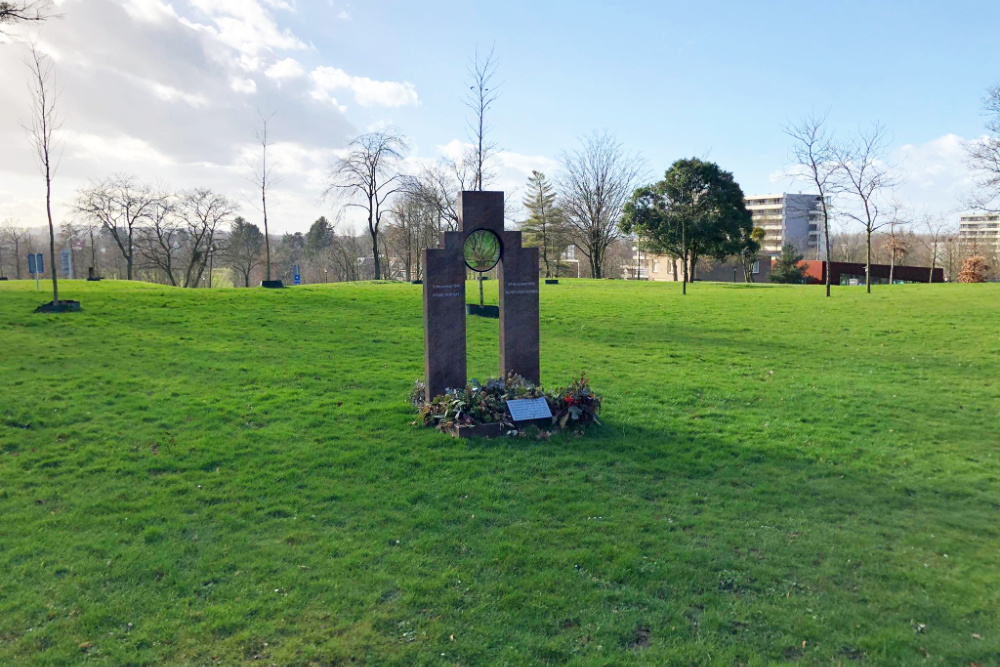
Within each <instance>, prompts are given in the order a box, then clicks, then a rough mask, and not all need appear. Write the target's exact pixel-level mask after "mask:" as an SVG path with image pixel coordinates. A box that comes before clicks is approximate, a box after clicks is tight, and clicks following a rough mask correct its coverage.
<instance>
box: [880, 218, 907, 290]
mask: <svg viewBox="0 0 1000 667" xmlns="http://www.w3.org/2000/svg"><path fill="white" fill-rule="evenodd" d="M888 219H889V223H888V225H886V226H887V227H888V236H889V248H888V250H889V284H890V285H891V284H892V282H893V279H894V277H895V273H896V259H897V258H899V260H900V261H902V259H903V257H905V256H906V254H907V252H909V245H908V244H907V242H906V239H905V235H904V234H903V232H904V231H905V230H906V228H907V227H909V226H910V223H912V222H913V220H911V219H910V217H909V216H908V214H907V212H906V209H905V208H904V207H903V206H902V205H901V204H900V203H899V202H896V201H893V202H892V205H891V207H890V209H889V211H888Z"/></svg>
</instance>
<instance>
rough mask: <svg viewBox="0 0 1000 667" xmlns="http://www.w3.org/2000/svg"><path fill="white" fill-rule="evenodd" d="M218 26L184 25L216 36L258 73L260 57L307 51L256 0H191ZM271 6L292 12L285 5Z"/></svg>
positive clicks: (303, 43)
mask: <svg viewBox="0 0 1000 667" xmlns="http://www.w3.org/2000/svg"><path fill="white" fill-rule="evenodd" d="M189 1H190V3H191V4H192V5H193V6H194V7H195V8H197V9H198V10H200V11H201V12H202V13H203V14H204V15H205V16H207V17H208V18H209V20H211V21H212V23H214V24H215V26H214V27H213V26H209V25H204V24H199V23H196V22H193V21H190V20H188V19H181V21H182V23H184V24H185V25H187V26H189V27H191V28H193V29H196V30H201V31H206V32H209V33H211V34H213V35H214V36H215V37H216V38H217V39H218V40H219V41H220V42H222V43H223V44H225V45H226V46H228V47H230V48H232V49H234V50H236V51H238V52H240V54H241V55H242V56H243V57H242V58H241V59H240V63H241V65H242V66H243V67H244V69H247V70H250V71H256V70H258V69H259V68H260V67H261V59H260V55H261V53H263V52H270V51H273V50H275V49H285V50H291V49H305V48H306V44H305V42H303V41H302V40H300V39H299V38H298V37H296V36H295V35H294V34H292V32H291V31H290V30H288V29H284V30H282V29H281V28H279V27H278V24H277V23H276V22H275V20H274V18H273V17H272V16H271V14H270V12H268V11H267V10H266V9H265V8H264V7H263V6H261V4H260V3H258V2H256V1H255V0H189ZM268 4H269V5H271V6H272V7H276V8H279V9H286V10H288V9H291V7H290V6H289V5H288V4H287V3H284V2H279V3H273V2H269V3H268Z"/></svg>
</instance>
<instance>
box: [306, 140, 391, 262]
mask: <svg viewBox="0 0 1000 667" xmlns="http://www.w3.org/2000/svg"><path fill="white" fill-rule="evenodd" d="M406 150H407V143H406V139H404V138H403V136H402V135H400V134H398V133H396V132H395V131H394V130H391V129H388V130H382V131H378V132H369V133H367V134H362V135H361V136H359V137H358V138H356V139H355V140H354V141H352V142H351V143H350V144H348V146H347V154H346V155H344V157H342V158H341V159H340V160H338V161H337V164H336V165H335V166H334V168H333V171H332V173H331V174H330V185H329V186H328V187H327V189H326V191H325V192H324V193H323V195H324V197H327V196H332V195H334V194H338V195H340V196H341V197H343V198H344V201H345V202H346V206H348V207H356V208H360V209H362V210H363V211H365V213H367V216H368V234H369V236H370V237H371V244H372V245H371V247H372V261H373V262H374V265H373V267H374V276H375V279H376V280H377V279H378V278H379V277H381V275H382V273H381V262H380V257H379V227H380V225H381V224H382V214H383V213H384V211H385V209H386V207H387V203H388V201H389V200H390V199H391V198H392V196H393V195H395V194H396V193H397V192H399V191H400V190H403V189H404V188H406V187H408V185H409V184H408V181H407V178H406V177H405V176H404V175H403V174H401V173H400V171H399V167H400V162H401V161H402V159H403V155H404V154H405V153H406Z"/></svg>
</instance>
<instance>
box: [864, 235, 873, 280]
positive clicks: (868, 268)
mask: <svg viewBox="0 0 1000 667" xmlns="http://www.w3.org/2000/svg"><path fill="white" fill-rule="evenodd" d="M865 239H866V242H867V246H868V251H867V253H866V255H865V292H867V293H868V294H871V293H872V229H871V226H869V227H868V230H867V231H866V233H865Z"/></svg>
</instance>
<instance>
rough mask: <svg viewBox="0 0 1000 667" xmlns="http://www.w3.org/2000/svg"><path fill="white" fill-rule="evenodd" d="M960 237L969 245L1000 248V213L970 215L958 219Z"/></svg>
mask: <svg viewBox="0 0 1000 667" xmlns="http://www.w3.org/2000/svg"><path fill="white" fill-rule="evenodd" d="M958 237H959V238H960V239H962V240H963V241H966V242H968V243H975V244H976V245H978V246H981V247H984V248H985V247H986V246H988V245H993V246H994V247H998V248H1000V213H970V214H968V215H963V216H961V217H959V219H958Z"/></svg>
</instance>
